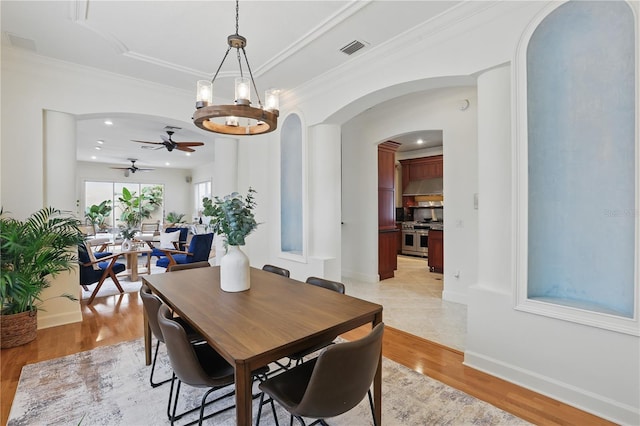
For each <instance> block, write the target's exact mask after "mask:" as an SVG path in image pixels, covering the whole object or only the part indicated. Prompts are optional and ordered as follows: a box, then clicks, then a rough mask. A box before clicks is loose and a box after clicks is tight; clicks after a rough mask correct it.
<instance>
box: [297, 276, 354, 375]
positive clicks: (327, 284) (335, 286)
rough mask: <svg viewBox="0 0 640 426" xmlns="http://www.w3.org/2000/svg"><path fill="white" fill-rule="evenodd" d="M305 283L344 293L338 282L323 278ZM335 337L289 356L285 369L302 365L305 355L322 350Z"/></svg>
mask: <svg viewBox="0 0 640 426" xmlns="http://www.w3.org/2000/svg"><path fill="white" fill-rule="evenodd" d="M305 282H306V283H307V284H311V285H315V286H317V287H322V288H326V289H327V290H331V291H335V292H336V293H340V294H344V291H345V287H344V284H342V283H340V282H337V281H330V280H326V279H324V278H318V277H309V278H307V280H306V281H305ZM336 337H338V336H334V337H333V338H332V339H330V340H329V339H327V340H326V341H324V342H320V343H318V344H317V345H314V346H310V347H308V348H306V349H303V350H301V351H298V352H296V353H294V354H291V355H289V359H290V363H289V364H287V367H288V366H290V365H291V363H295V365H299V364H302V362H304V357H306V356H307V355H310V354H312V353H314V352H317V351H319V350H320V349H322V348H324V347H325V346H329V345H331V344H332V343H333V341H334V340H335V338H336Z"/></svg>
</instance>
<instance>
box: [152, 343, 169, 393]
mask: <svg viewBox="0 0 640 426" xmlns="http://www.w3.org/2000/svg"><path fill="white" fill-rule="evenodd" d="M158 349H160V340H158V341H157V342H156V352H155V354H154V355H153V364H152V365H151V377H149V382H150V383H151V387H152V388H157V387H158V386H160V385H163V384H165V383H167V382H168V381H170V380H171V379H167V380H163V381H161V382H158V383H154V382H153V372H154V371H155V369H156V360H157V359H158Z"/></svg>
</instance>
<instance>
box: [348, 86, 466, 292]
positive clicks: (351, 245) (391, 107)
mask: <svg viewBox="0 0 640 426" xmlns="http://www.w3.org/2000/svg"><path fill="white" fill-rule="evenodd" d="M462 99H469V101H470V105H471V106H470V107H469V108H468V109H467V110H465V111H460V110H459V109H458V108H457V104H458V102H459V101H460V100H462ZM476 106H477V102H476V94H475V88H473V87H471V88H469V87H458V88H449V89H439V90H432V91H429V92H423V93H418V94H412V95H406V96H402V97H400V98H398V99H394V100H391V101H388V102H386V103H383V104H380V105H377V106H376V107H375V108H372V109H370V110H368V111H366V112H364V113H362V114H361V115H359V116H357V117H356V118H354V119H353V120H350V121H349V122H348V123H346V124H345V125H344V126H343V131H342V162H343V169H342V173H343V178H342V181H343V182H342V188H343V190H342V208H343V222H344V225H343V239H342V253H343V265H342V273H343V275H344V276H346V277H351V278H355V279H360V280H365V281H370V282H373V281H377V279H378V278H377V274H378V270H377V268H378V244H377V235H378V217H377V212H378V199H377V194H378V192H377V182H378V180H377V176H378V162H377V144H378V143H380V142H384V141H385V140H387V139H389V138H391V137H392V136H394V135H398V134H402V133H407V132H412V131H416V130H442V131H443V153H444V197H445V209H444V218H445V220H444V223H445V232H444V238H445V242H444V248H445V253H444V256H445V262H444V265H445V272H444V277H445V280H444V285H445V290H444V295H443V297H444V298H445V299H447V300H450V301H455V302H460V303H465V301H466V293H467V287H468V286H469V285H470V284H473V283H475V281H476V268H477V266H476V265H477V261H476V256H477V253H476V250H475V247H476V244H477V232H478V229H477V212H476V211H475V210H474V209H473V194H474V193H475V192H477V180H476V174H477V172H476V170H477V169H476V153H477V149H476V133H477V132H476V126H477V123H476ZM416 117H419V120H416ZM457 271H460V277H459V278H454V277H453V273H454V272H457Z"/></svg>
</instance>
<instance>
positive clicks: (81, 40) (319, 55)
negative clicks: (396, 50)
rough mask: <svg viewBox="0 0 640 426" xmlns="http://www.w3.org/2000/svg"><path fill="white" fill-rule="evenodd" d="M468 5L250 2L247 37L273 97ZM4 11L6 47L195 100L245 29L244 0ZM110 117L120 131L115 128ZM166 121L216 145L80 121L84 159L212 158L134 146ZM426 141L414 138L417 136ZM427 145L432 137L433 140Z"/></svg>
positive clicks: (10, 7) (226, 93) (217, 89)
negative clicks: (169, 132) (170, 129)
mask: <svg viewBox="0 0 640 426" xmlns="http://www.w3.org/2000/svg"><path fill="white" fill-rule="evenodd" d="M458 3H460V2H458V1H453V0H451V1H429V0H424V1H401V0H384V1H383V0H356V1H313V0H298V1H266V0H264V1H256V0H253V1H248V0H247V1H240V19H239V31H238V33H239V34H241V35H243V36H245V37H246V38H247V47H246V52H247V56H248V59H249V64H250V66H251V69H252V71H253V75H254V77H255V79H256V84H257V86H258V89H259V90H261V93H260V97H261V98H263V97H264V90H265V89H267V88H278V89H280V90H282V91H283V92H286V91H287V90H292V89H294V88H296V87H297V86H299V85H301V84H303V83H304V82H307V81H309V80H312V79H313V78H315V77H317V76H319V75H321V74H323V73H325V72H326V71H328V70H330V69H333V68H335V67H338V66H341V65H342V64H344V63H346V62H347V61H349V60H350V59H351V58H354V57H356V56H358V55H360V54H362V53H363V52H365V51H367V50H372V49H375V48H376V47H378V46H380V45H381V44H383V43H386V42H390V41H391V42H393V39H394V38H395V37H397V36H399V35H400V34H402V33H403V32H405V31H407V30H408V29H410V28H412V27H414V26H417V25H419V24H421V23H423V22H426V21H429V20H431V19H433V18H434V17H436V16H438V15H439V14H441V13H443V12H444V11H445V10H447V9H448V8H451V7H454V6H456V5H457V4H458ZM0 7H1V18H2V22H1V28H2V43H3V48H20V49H27V50H31V51H33V52H35V53H37V54H40V55H44V56H49V57H52V58H56V59H60V60H63V61H67V62H72V63H77V64H81V65H84V66H89V67H94V68H100V69H103V70H107V71H111V72H115V73H119V74H124V75H128V76H132V77H135V78H140V79H145V80H150V81H154V82H158V83H161V84H165V85H168V86H173V87H176V88H180V89H184V90H189V91H193V92H194V94H195V83H196V81H197V80H199V79H211V78H212V77H213V74H214V72H215V71H216V69H217V67H218V65H219V64H220V61H221V60H222V57H223V55H224V53H225V51H226V49H227V41H226V40H227V36H228V35H229V34H233V33H235V2H234V1H229V0H216V1H185V0H182V1H177V0H176V1H106V0H100V1H97V0H91V1H48V0H47V1H22V0H21V1H8V0H2V1H1V2H0ZM354 40H358V41H361V42H362V43H364V44H365V47H364V48H363V49H362V50H360V51H358V52H356V53H354V54H353V55H352V56H348V55H346V54H344V53H342V52H341V51H340V49H341V48H342V47H344V46H346V45H347V44H349V43H351V42H352V41H354ZM233 53H235V52H230V54H229V57H228V58H227V60H226V61H225V64H224V66H223V68H222V69H221V72H220V74H219V76H218V78H217V79H216V83H215V84H214V96H216V97H221V98H225V99H233V83H232V78H234V77H235V76H236V75H237V74H238V67H237V60H236V58H235V55H234V54H233ZM245 72H246V69H245ZM253 96H254V95H252V97H253ZM254 99H255V98H254ZM194 102H195V100H194ZM141 113H142V111H141ZM190 113H191V111H189V114H190ZM106 118H110V119H111V120H112V121H113V122H114V125H113V126H110V127H106V126H105V125H104V124H103V122H104V119H106ZM166 125H177V126H179V127H182V128H183V129H182V130H178V131H176V133H175V134H174V136H173V139H174V140H175V141H200V140H206V139H207V137H209V139H210V136H207V134H206V132H203V131H201V130H199V129H197V128H196V127H195V126H194V125H193V124H191V123H168V122H166V120H165V119H161V118H156V117H148V116H143V115H131V114H127V115H124V114H123V115H120V116H117V117H104V116H86V117H79V121H78V141H79V143H78V159H79V160H82V161H101V162H109V163H120V164H123V165H126V163H127V158H138V159H139V161H138V164H137V165H138V166H140V167H143V166H153V167H165V162H167V161H168V162H170V163H171V165H170V166H169V167H179V168H192V167H195V166H197V165H199V164H203V163H206V162H209V161H212V159H213V153H212V149H211V146H210V145H211V144H209V146H204V147H198V148H196V152H195V153H193V154H192V155H191V157H187V156H185V155H184V153H182V152H179V151H175V150H174V151H173V152H171V153H170V152H168V151H166V150H164V149H162V150H149V149H142V148H141V145H142V144H136V143H134V142H131V139H140V140H148V141H152V142H153V141H158V142H160V141H161V140H162V139H161V138H160V136H161V135H164V134H165V133H164V130H163V129H164V127H165V126H166ZM418 137H420V135H411V139H417V138H418ZM98 139H100V140H104V141H105V143H104V144H103V146H102V148H103V149H102V150H101V151H96V150H95V146H96V142H95V141H96V140H98ZM423 139H425V140H432V139H433V134H425V135H424V137H423ZM399 142H401V141H400V140H399ZM92 156H96V157H97V159H96V160H92V159H91V157H92Z"/></svg>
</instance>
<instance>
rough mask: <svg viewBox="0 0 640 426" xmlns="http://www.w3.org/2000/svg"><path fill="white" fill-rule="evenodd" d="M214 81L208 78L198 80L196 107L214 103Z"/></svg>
mask: <svg viewBox="0 0 640 426" xmlns="http://www.w3.org/2000/svg"><path fill="white" fill-rule="evenodd" d="M212 86H213V85H212V83H211V82H210V81H208V80H198V83H197V88H196V90H197V93H196V108H202V107H206V106H209V105H211V104H212V103H213V90H212V89H213V88H212Z"/></svg>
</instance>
